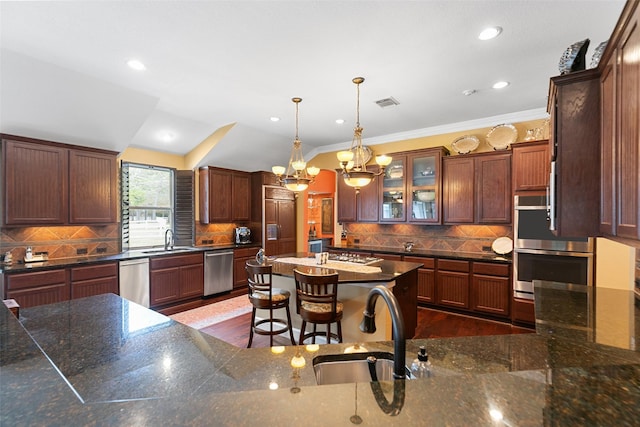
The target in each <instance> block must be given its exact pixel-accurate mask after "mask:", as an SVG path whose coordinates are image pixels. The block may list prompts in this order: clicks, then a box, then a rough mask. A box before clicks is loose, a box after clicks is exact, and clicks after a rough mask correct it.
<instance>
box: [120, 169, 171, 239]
mask: <svg viewBox="0 0 640 427" xmlns="http://www.w3.org/2000/svg"><path fill="white" fill-rule="evenodd" d="M173 195H174V170H173V169H169V168H162V167H155V166H148V165H138V164H133V163H123V164H122V204H123V210H122V212H123V214H122V240H123V242H122V246H123V248H128V249H134V248H145V247H151V246H162V245H164V238H165V232H166V230H173V229H174V224H173V221H174V197H173Z"/></svg>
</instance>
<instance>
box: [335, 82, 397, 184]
mask: <svg viewBox="0 0 640 427" xmlns="http://www.w3.org/2000/svg"><path fill="white" fill-rule="evenodd" d="M352 81H353V83H355V84H356V87H357V103H356V126H355V128H354V129H353V140H352V141H351V147H350V148H349V150H347V151H339V152H338V153H337V157H338V160H339V161H340V166H341V167H342V177H343V179H344V182H345V184H347V185H348V186H350V187H355V189H356V192H358V191H360V188H361V187H364V186H366V185H369V183H370V182H371V181H373V179H374V178H375V177H376V176H378V175H382V174H383V173H384V169H385V168H386V167H387V166H388V165H389V163H391V160H392V159H391V157H389V156H386V155H384V154H382V155H379V156H376V163H377V164H378V165H379V166H380V170H379V172H378V173H374V172H372V171H368V170H367V165H366V162H367V160H368V156H367V152H366V150H365V149H364V147H363V146H362V130H363V129H362V127H361V126H360V85H361V84H362V82H364V77H355V78H354V79H353V80H352Z"/></svg>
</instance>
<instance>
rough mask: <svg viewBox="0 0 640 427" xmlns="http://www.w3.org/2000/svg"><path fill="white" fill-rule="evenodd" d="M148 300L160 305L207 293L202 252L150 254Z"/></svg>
mask: <svg viewBox="0 0 640 427" xmlns="http://www.w3.org/2000/svg"><path fill="white" fill-rule="evenodd" d="M149 279H150V280H149V281H150V292H149V304H150V306H151V307H159V306H163V305H167V304H171V303H174V302H177V301H181V300H186V299H190V298H197V297H201V296H203V295H204V259H203V254H202V253H201V252H200V253H196V254H186V255H174V256H163V257H157V258H151V260H150V261H149Z"/></svg>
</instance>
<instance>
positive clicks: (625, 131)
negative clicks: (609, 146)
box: [613, 9, 640, 239]
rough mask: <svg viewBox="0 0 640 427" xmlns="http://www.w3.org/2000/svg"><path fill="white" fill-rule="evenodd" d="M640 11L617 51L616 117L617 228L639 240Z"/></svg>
mask: <svg viewBox="0 0 640 427" xmlns="http://www.w3.org/2000/svg"><path fill="white" fill-rule="evenodd" d="M639 15H640V13H638V11H637V9H636V12H635V14H634V16H633V17H632V19H631V22H630V23H629V25H628V26H627V29H626V30H625V31H624V32H623V35H622V38H621V39H620V42H619V44H618V47H617V49H616V63H615V68H616V70H615V86H616V87H615V95H614V96H615V106H616V109H615V114H614V115H613V117H614V120H613V122H614V123H615V126H616V129H615V130H614V131H613V132H614V135H615V141H616V146H615V147H614V152H615V153H616V166H617V168H616V169H617V170H618V176H617V177H616V178H617V179H616V186H617V192H616V195H617V199H616V213H617V215H616V225H615V233H616V235H617V236H620V237H630V238H634V239H638V238H639V237H640V234H639V233H640V229H639V227H638V215H639V209H638V203H639V200H638V174H639V172H640V169H639V166H638V155H639V150H640V129H639V128H640V62H639V61H638V51H639V50H640V28H638V25H639V24H640V22H639V20H640V17H639Z"/></svg>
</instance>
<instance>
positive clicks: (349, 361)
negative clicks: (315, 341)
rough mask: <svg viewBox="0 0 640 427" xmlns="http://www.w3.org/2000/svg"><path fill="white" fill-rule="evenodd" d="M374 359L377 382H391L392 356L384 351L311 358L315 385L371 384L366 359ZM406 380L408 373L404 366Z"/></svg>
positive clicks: (408, 376)
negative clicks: (371, 357)
mask: <svg viewBox="0 0 640 427" xmlns="http://www.w3.org/2000/svg"><path fill="white" fill-rule="evenodd" d="M370 356H373V357H375V359H376V363H375V372H376V376H377V380H378V381H393V354H392V353H388V352H384V351H370V352H366V353H351V354H328V355H323V356H316V357H314V358H313V371H314V373H315V375H316V383H317V384H318V385H324V384H344V383H356V382H365V383H368V382H371V381H372V378H371V373H370V371H369V362H368V361H367V358H369V357H370ZM405 371H406V375H407V378H410V371H409V369H407V367H406V366H405Z"/></svg>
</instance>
